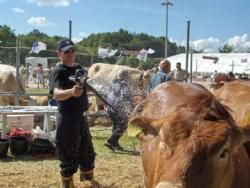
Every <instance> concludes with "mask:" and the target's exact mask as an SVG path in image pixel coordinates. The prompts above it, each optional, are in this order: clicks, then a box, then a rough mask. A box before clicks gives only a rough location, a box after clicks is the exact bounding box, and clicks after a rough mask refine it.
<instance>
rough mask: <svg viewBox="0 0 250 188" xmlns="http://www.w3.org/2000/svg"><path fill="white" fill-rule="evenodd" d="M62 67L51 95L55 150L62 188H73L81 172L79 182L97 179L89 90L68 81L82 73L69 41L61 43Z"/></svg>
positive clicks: (51, 82) (53, 81)
mask: <svg viewBox="0 0 250 188" xmlns="http://www.w3.org/2000/svg"><path fill="white" fill-rule="evenodd" d="M57 53H58V57H59V58H60V60H61V63H60V64H58V65H57V66H56V67H55V68H54V69H53V70H52V72H51V74H50V77H49V92H50V94H51V95H53V97H54V98H55V99H56V102H57V105H58V113H57V117H56V123H57V132H56V147H57V151H58V156H59V160H60V168H61V171H60V174H61V176H62V185H63V188H73V187H74V183H73V175H74V174H75V173H76V172H77V170H78V168H79V169H80V181H85V180H88V181H92V180H93V179H94V168H95V152H94V147H93V144H92V140H91V134H90V130H89V126H88V123H87V119H86V117H85V116H84V115H83V114H84V112H85V111H87V109H88V96H87V91H86V87H87V86H80V85H78V84H76V83H74V82H73V81H71V80H69V77H70V76H74V75H75V72H76V70H78V69H83V68H82V67H81V66H80V65H79V64H76V63H74V61H75V58H76V54H75V44H74V43H73V42H72V41H71V40H70V39H62V40H61V41H59V42H58V47H57Z"/></svg>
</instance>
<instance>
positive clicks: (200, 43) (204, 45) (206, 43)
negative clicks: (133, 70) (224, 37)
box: [191, 37, 222, 52]
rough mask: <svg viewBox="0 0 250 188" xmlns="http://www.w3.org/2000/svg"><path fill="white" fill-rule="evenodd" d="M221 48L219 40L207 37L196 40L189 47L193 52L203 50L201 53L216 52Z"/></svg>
mask: <svg viewBox="0 0 250 188" xmlns="http://www.w3.org/2000/svg"><path fill="white" fill-rule="evenodd" d="M221 46H222V43H221V41H220V40H219V39H217V38H213V37H209V38H207V39H198V40H195V41H192V42H191V47H192V48H194V49H195V50H203V52H217V51H218V48H219V47H221Z"/></svg>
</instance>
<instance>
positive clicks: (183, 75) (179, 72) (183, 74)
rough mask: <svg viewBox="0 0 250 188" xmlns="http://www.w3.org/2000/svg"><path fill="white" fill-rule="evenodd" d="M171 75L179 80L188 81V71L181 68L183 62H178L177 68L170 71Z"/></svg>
mask: <svg viewBox="0 0 250 188" xmlns="http://www.w3.org/2000/svg"><path fill="white" fill-rule="evenodd" d="M170 76H171V77H172V78H173V79H174V80H176V81H177V82H183V81H185V82H187V79H188V73H187V71H185V70H184V69H182V68H181V63H180V62H178V63H176V69H175V70H173V71H171V72H170Z"/></svg>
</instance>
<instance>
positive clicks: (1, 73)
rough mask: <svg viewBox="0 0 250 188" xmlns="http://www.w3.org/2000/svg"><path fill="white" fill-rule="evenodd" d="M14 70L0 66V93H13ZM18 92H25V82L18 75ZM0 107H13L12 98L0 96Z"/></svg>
mask: <svg viewBox="0 0 250 188" xmlns="http://www.w3.org/2000/svg"><path fill="white" fill-rule="evenodd" d="M16 89H17V85H16V68H15V67H13V66H10V65H5V64H0V91H1V92H15V91H16ZM19 90H20V91H25V82H24V78H23V76H22V75H20V74H19ZM0 105H15V97H14V96H0Z"/></svg>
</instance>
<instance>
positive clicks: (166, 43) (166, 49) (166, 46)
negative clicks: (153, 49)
mask: <svg viewBox="0 0 250 188" xmlns="http://www.w3.org/2000/svg"><path fill="white" fill-rule="evenodd" d="M167 57H168V5H166V38H165V58H167Z"/></svg>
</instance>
